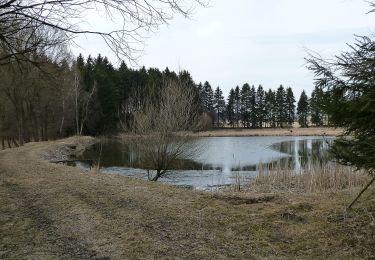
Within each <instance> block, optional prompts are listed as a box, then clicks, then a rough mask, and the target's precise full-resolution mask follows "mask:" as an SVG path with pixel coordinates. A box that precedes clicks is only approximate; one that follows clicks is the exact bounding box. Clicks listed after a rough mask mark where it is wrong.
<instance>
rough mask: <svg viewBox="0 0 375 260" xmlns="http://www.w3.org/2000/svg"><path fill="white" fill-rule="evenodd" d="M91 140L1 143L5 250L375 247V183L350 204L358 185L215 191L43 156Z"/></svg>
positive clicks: (150, 252) (362, 254) (147, 253)
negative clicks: (306, 190) (313, 190)
mask: <svg viewBox="0 0 375 260" xmlns="http://www.w3.org/2000/svg"><path fill="white" fill-rule="evenodd" d="M90 142H92V138H90V137H86V138H69V139H64V140H61V141H55V142H40V143H28V144H26V145H25V146H24V147H20V148H13V149H7V150H4V151H0V259H291V258H293V259H295V258H299V259H348V258H349V259H353V258H362V259H363V258H371V257H373V256H374V254H375V251H374V248H375V239H374V237H375V226H374V222H373V220H374V218H375V211H374V205H375V203H374V202H375V196H374V195H375V191H374V190H375V189H372V190H371V191H369V193H368V194H367V195H366V199H363V200H361V201H360V203H359V204H358V205H357V206H356V209H355V210H354V211H351V212H346V211H345V207H346V206H347V205H348V202H349V201H350V200H351V199H352V198H353V196H355V194H356V192H357V190H354V191H353V190H352V191H343V192H339V193H333V192H330V193H323V194H289V193H288V194H282V193H281V194H253V193H228V194H222V193H220V194H212V193H203V192H197V191H191V190H186V189H181V188H177V187H173V186H168V185H163V184H160V183H151V182H146V181H141V180H135V179H130V178H126V177H122V176H118V175H113V174H102V173H99V172H85V171H83V170H81V169H79V168H74V167H68V166H64V165H59V164H53V163H49V162H48V161H46V160H45V159H43V158H45V155H46V153H48V154H49V153H51V152H54V151H56V150H59V149H60V148H61V147H62V146H68V147H70V149H75V148H73V147H80V146H82V145H83V146H84V145H85V143H90ZM59 147H60V148H59ZM59 153H60V152H58V154H59ZM328 198H329V199H328Z"/></svg>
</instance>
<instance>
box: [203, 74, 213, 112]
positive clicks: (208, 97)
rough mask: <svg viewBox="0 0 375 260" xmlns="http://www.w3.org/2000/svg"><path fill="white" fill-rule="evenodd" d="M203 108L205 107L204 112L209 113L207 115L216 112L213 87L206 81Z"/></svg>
mask: <svg viewBox="0 0 375 260" xmlns="http://www.w3.org/2000/svg"><path fill="white" fill-rule="evenodd" d="M202 98H203V99H202V100H203V107H204V110H205V111H206V112H207V113H209V114H210V113H212V112H213V110H214V107H213V99H214V92H213V90H212V87H211V85H210V83H208V81H206V82H205V83H204V85H203V97H202Z"/></svg>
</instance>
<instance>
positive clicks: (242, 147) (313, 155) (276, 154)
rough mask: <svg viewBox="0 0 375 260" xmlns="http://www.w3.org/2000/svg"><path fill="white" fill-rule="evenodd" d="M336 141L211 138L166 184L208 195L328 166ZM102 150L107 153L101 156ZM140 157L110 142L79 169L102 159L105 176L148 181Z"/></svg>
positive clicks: (81, 159)
mask: <svg viewBox="0 0 375 260" xmlns="http://www.w3.org/2000/svg"><path fill="white" fill-rule="evenodd" d="M332 140H333V137H324V138H323V137H301V136H288V137H286V136H267V137H207V138H199V139H197V140H194V142H196V145H198V146H199V145H201V146H202V147H203V149H202V151H201V152H200V153H199V154H198V155H196V156H195V157H193V158H189V160H183V161H182V162H181V163H179V164H177V165H176V166H174V167H173V169H172V170H170V171H169V172H168V173H167V174H166V175H165V176H164V177H162V178H161V179H159V180H160V181H161V182H165V183H171V184H174V185H178V186H184V187H190V188H195V189H202V190H212V189H216V188H217V187H221V186H224V185H230V184H233V183H235V182H236V180H238V178H250V177H252V176H255V175H256V174H257V171H258V166H259V164H262V166H263V167H268V168H275V167H283V168H285V167H288V168H289V169H292V170H295V171H296V172H297V171H300V170H301V169H303V168H304V167H306V165H307V164H308V162H311V161H318V162H319V163H325V162H326V161H327V160H329V155H328V152H327V149H328V147H329V144H330V143H331V142H332ZM100 150H101V152H100ZM139 156H140V155H139V154H138V153H137V152H136V151H135V149H134V148H133V146H132V145H131V144H129V143H126V142H120V141H114V140H110V141H105V142H103V143H102V144H101V145H100V144H96V145H93V146H92V147H90V148H89V149H87V150H86V151H85V152H84V153H83V154H81V155H79V156H78V157H77V161H76V162H75V165H76V166H78V167H82V168H85V169H89V168H91V167H92V165H93V164H96V163H97V162H98V160H99V157H100V166H101V171H103V172H105V173H109V174H121V175H125V176H130V177H135V178H142V179H147V173H146V170H144V169H142V165H141V164H140V162H139V160H138V158H139Z"/></svg>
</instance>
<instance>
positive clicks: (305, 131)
mask: <svg viewBox="0 0 375 260" xmlns="http://www.w3.org/2000/svg"><path fill="white" fill-rule="evenodd" d="M342 133H343V129H341V128H332V127H309V128H297V127H290V128H261V129H247V128H235V129H232V128H220V129H213V130H208V131H201V132H196V133H191V134H190V135H191V136H193V137H245V136H339V135H340V134H342Z"/></svg>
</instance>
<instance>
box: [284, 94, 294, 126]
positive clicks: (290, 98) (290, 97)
mask: <svg viewBox="0 0 375 260" xmlns="http://www.w3.org/2000/svg"><path fill="white" fill-rule="evenodd" d="M295 102H296V99H295V98H294V94H293V90H292V88H290V87H288V88H287V89H286V105H287V123H288V125H289V126H292V125H293V122H294V118H295V110H296V105H295Z"/></svg>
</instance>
